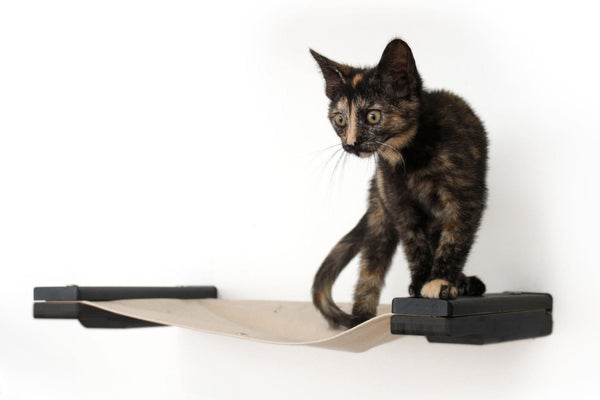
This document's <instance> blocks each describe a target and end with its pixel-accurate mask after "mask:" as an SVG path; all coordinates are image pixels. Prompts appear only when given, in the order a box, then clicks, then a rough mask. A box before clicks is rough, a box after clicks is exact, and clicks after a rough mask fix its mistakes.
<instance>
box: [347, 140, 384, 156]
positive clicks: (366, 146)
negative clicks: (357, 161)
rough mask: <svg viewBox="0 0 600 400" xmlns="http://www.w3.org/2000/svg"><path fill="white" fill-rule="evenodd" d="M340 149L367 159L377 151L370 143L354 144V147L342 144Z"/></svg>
mask: <svg viewBox="0 0 600 400" xmlns="http://www.w3.org/2000/svg"><path fill="white" fill-rule="evenodd" d="M342 147H343V148H344V150H346V151H347V152H348V153H351V154H354V155H357V156H359V157H368V156H370V155H371V154H372V153H374V152H375V150H377V147H378V146H377V145H373V144H370V143H355V144H354V145H349V144H347V143H346V144H342Z"/></svg>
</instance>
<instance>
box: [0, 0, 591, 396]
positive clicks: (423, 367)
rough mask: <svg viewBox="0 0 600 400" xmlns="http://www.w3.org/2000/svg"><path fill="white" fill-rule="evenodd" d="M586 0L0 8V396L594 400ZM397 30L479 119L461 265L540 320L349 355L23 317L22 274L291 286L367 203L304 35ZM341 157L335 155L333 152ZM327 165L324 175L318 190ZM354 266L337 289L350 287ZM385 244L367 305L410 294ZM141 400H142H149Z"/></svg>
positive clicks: (336, 37) (240, 293)
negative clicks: (484, 197)
mask: <svg viewBox="0 0 600 400" xmlns="http://www.w3.org/2000/svg"><path fill="white" fill-rule="evenodd" d="M594 8H595V7H594V3H593V2H587V3H586V2H577V1H569V2H560V3H558V2H548V1H544V2H538V3H532V2H523V1H516V2H508V1H498V2H494V3H485V4H484V2H480V1H467V2H465V1H462V2H452V3H450V2H423V1H416V0H415V1H403V2H391V1H390V2H387V3H385V2H377V1H374V2H364V1H361V2H359V1H354V2H346V1H339V2H323V1H313V2H294V4H292V3H291V2H288V3H285V4H284V3H281V2H265V1H259V0H255V1H251V2H236V3H233V4H229V3H225V2H210V3H208V2H207V3H201V2H172V1H165V2H132V1H104V2H93V3H92V2H81V1H71V2H68V1H52V2H45V1H40V2H29V1H18V2H12V1H7V2H2V4H1V5H0V135H1V137H0V188H1V189H0V190H1V195H0V266H1V271H2V275H3V277H2V283H3V284H2V292H1V294H0V299H1V302H0V315H2V319H1V321H0V327H1V328H0V338H1V339H2V340H0V398H2V399H4V398H6V399H38V398H48V399H55V398H73V399H75V398H86V399H106V398H146V399H164V398H167V396H168V398H190V399H230V398H234V397H235V398H238V397H243V398H250V399H254V398H267V399H280V398H298V399H303V398H313V399H316V398H337V397H341V396H342V395H343V396H344V397H345V398H349V399H352V398H373V399H375V398H392V397H394V398H420V399H428V398H445V399H452V398H461V399H481V398H486V399H505V398H528V399H537V398H540V399H542V398H543V399H548V398H563V397H564V396H565V395H569V396H572V397H575V396H578V397H579V398H591V397H592V396H594V395H595V393H594V392H593V391H592V390H593V389H595V387H596V386H597V385H596V384H595V383H596V382H595V379H596V373H597V363H596V360H597V357H598V355H599V350H600V348H599V345H598V341H597V339H596V338H597V335H598V331H599V328H600V326H599V323H598V318H597V304H596V301H597V300H598V294H597V293H598V284H599V279H598V278H599V275H600V274H599V272H598V267H599V265H598V261H597V257H596V253H597V251H598V243H597V239H598V233H597V232H598V230H597V227H598V224H599V222H600V221H599V218H598V217H599V216H598V206H597V204H598V190H597V184H598V170H599V168H598V161H597V153H598V147H599V146H600V140H599V137H600V136H599V133H600V132H599V128H598V127H599V126H600V120H599V113H598V111H597V106H598V101H597V98H598V91H599V89H600V85H599V79H598V71H599V70H600V65H599V62H598V55H597V54H598V50H597V38H598V36H599V35H598V34H599V33H600V32H599V29H598V25H597V22H596V17H597V10H594ZM395 36H400V37H402V38H404V39H405V40H407V41H408V42H409V43H410V44H411V46H412V48H413V51H414V54H415V57H416V59H417V64H418V66H419V69H420V71H421V74H422V76H423V77H424V80H425V84H426V85H427V86H428V87H430V88H441V87H443V88H447V89H451V90H453V91H455V92H457V93H459V94H461V95H463V96H464V97H465V98H466V99H467V100H468V101H469V102H470V103H471V104H472V105H473V107H474V108H475V109H476V111H477V112H478V114H479V115H480V116H481V117H482V119H483V120H484V122H485V124H486V127H487V129H488V132H489V137H490V142H491V147H490V172H489V187H490V198H489V207H488V210H487V213H486V215H485V219H484V222H483V226H482V229H481V232H480V235H479V239H478V241H477V243H476V245H475V247H474V249H473V252H472V255H471V257H470V260H469V262H468V265H467V272H469V273H473V274H477V275H479V276H480V277H482V278H483V279H484V280H485V282H486V283H487V285H488V288H489V291H492V292H493V291H502V290H529V291H544V292H550V293H552V294H553V295H554V298H555V312H554V318H555V332H554V334H553V335H552V336H550V337H547V338H542V339H537V340H527V341H520V342H513V343H505V344H498V345H490V346H484V347H468V346H458V345H434V344H428V343H427V342H426V340H425V339H424V338H421V337H406V338H403V339H401V340H398V341H396V342H394V343H391V344H388V345H385V346H382V347H379V348H375V349H373V350H371V351H369V352H367V353H363V354H344V353H339V352H334V351H327V350H319V349H312V348H296V347H280V346H269V345H264V344H257V343H251V342H244V341H238V340H235V339H230V338H223V337H218V336H211V335H206V334H200V333H196V332H188V331H184V330H180V329H176V328H164V329H141V330H131V331H126V332H124V331H102V330H84V329H83V328H81V327H80V326H78V324H76V323H75V322H74V321H53V320H47V321H40V320H33V319H32V317H31V303H32V288H33V287H34V286H49V285H65V284H70V283H76V284H79V285H179V284H214V285H216V286H217V287H218V288H219V290H220V294H221V297H224V298H236V299H238V298H240V299H258V298H264V299H282V300H308V299H309V290H310V285H311V283H312V276H313V274H314V272H315V270H316V269H317V267H318V265H319V263H320V262H321V260H322V258H323V257H324V256H325V255H326V253H327V252H328V250H329V249H330V248H331V246H332V245H333V244H334V243H335V242H336V241H337V240H338V239H339V237H340V236H341V235H342V234H344V233H345V232H346V231H347V230H348V229H349V228H350V227H352V226H353V224H354V223H355V222H356V220H357V219H358V218H359V216H360V215H361V214H362V212H363V210H364V206H365V189H366V184H367V181H368V179H369V174H370V173H372V171H373V165H372V163H371V164H369V163H368V162H366V161H364V160H359V159H354V158H348V160H347V163H346V164H345V168H343V169H342V168H341V167H338V169H337V172H336V173H333V169H334V165H335V159H334V160H333V161H332V162H330V163H329V164H327V165H326V161H327V158H328V157H329V156H330V155H331V153H332V150H331V149H330V150H327V151H322V150H323V149H324V148H326V147H327V146H330V145H333V144H335V143H336V138H335V136H334V134H333V131H332V129H331V127H330V126H329V124H328V122H327V120H326V118H325V115H326V105H327V101H326V98H325V96H324V93H323V83H322V80H321V79H322V78H321V76H320V73H319V71H318V69H317V67H316V64H315V62H314V61H313V60H312V58H311V57H310V55H309V53H308V48H309V47H313V48H314V49H316V50H318V51H320V52H321V53H323V54H324V55H326V56H328V57H331V58H333V59H335V60H339V61H342V62H348V63H354V64H359V65H369V64H374V63H376V62H377V60H378V59H379V56H380V54H381V51H382V50H383V48H384V47H385V45H386V43H387V41H388V40H390V39H391V38H393V37H395ZM340 164H341V163H340ZM332 177H333V179H332ZM355 276H356V264H353V265H351V266H350V267H349V268H348V269H347V271H345V272H344V274H343V276H342V277H341V278H340V281H339V284H338V285H337V286H336V287H335V293H334V295H335V297H336V299H337V300H338V301H349V300H350V298H351V291H352V286H353V283H354V280H355ZM407 285H408V273H407V268H406V262H405V260H404V259H403V257H402V256H401V255H399V256H398V257H396V259H395V261H394V266H393V270H392V271H391V273H390V275H389V277H388V283H387V286H386V289H385V291H384V293H383V299H384V300H386V301H390V300H391V299H392V298H393V297H396V296H405V295H406V294H407V289H406V288H407ZM142 396H143V397H142Z"/></svg>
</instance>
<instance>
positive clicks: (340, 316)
mask: <svg viewBox="0 0 600 400" xmlns="http://www.w3.org/2000/svg"><path fill="white" fill-rule="evenodd" d="M366 226H367V215H366V214H365V215H364V216H363V217H362V218H361V220H360V221H359V222H358V224H356V226H355V227H354V228H353V229H352V230H351V231H350V232H348V234H346V236H344V237H343V238H342V239H341V240H340V241H339V242H338V244H336V245H335V247H334V248H333V249H332V250H331V251H330V252H329V255H327V258H325V261H323V264H321V267H320V268H319V270H318V271H317V274H316V275H315V280H314V283H313V287H312V295H313V303H314V304H315V306H316V307H317V308H318V309H319V311H321V314H323V316H324V317H325V318H326V319H327V321H329V325H330V326H331V327H337V326H339V325H342V326H345V327H347V328H350V327H352V326H353V325H354V324H353V323H352V322H353V321H352V320H353V317H352V315H350V314H348V313H345V312H344V311H342V310H341V309H340V308H339V307H338V306H337V305H336V304H335V303H334V301H333V298H332V297H331V288H332V287H333V284H334V282H335V281H336V279H337V277H338V276H339V274H340V272H342V270H343V269H344V268H345V267H346V265H348V263H349V262H350V261H351V260H352V259H353V258H354V256H356V254H358V252H359V251H360V248H361V246H362V242H363V237H364V231H365V229H366Z"/></svg>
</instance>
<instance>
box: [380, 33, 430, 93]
mask: <svg viewBox="0 0 600 400" xmlns="http://www.w3.org/2000/svg"><path fill="white" fill-rule="evenodd" d="M376 71H377V75H378V76H379V77H380V79H381V82H382V84H383V86H384V88H386V89H388V90H391V91H392V92H393V93H394V94H395V95H397V96H399V97H406V96H408V95H411V94H416V95H418V94H420V92H421V86H422V83H421V77H420V76H419V73H418V72H417V66H416V64H415V59H414V58H413V54H412V51H411V50H410V47H408V44H406V42H405V41H403V40H400V39H394V40H392V41H391V42H390V43H389V44H388V45H387V46H386V47H385V50H384V51H383V55H382V56H381V60H379V64H378V65H377V67H376Z"/></svg>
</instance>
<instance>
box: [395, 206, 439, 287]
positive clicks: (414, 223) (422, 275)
mask: <svg viewBox="0 0 600 400" xmlns="http://www.w3.org/2000/svg"><path fill="white" fill-rule="evenodd" d="M397 212H398V215H399V217H398V221H396V222H397V225H396V226H397V228H398V232H399V235H400V241H401V242H402V248H403V250H404V254H405V255H406V260H407V261H408V267H409V269H410V276H411V283H410V286H409V287H408V292H409V294H410V295H411V296H413V297H415V296H419V295H420V294H421V288H422V287H423V285H424V284H425V282H427V279H428V278H429V275H430V273H431V265H432V264H433V252H432V250H431V245H430V244H429V240H428V238H427V235H426V233H425V231H424V226H425V216H424V215H423V213H422V212H421V211H420V210H419V209H418V208H417V206H416V205H414V204H412V203H411V202H410V201H404V202H403V205H402V209H400V210H397Z"/></svg>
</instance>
